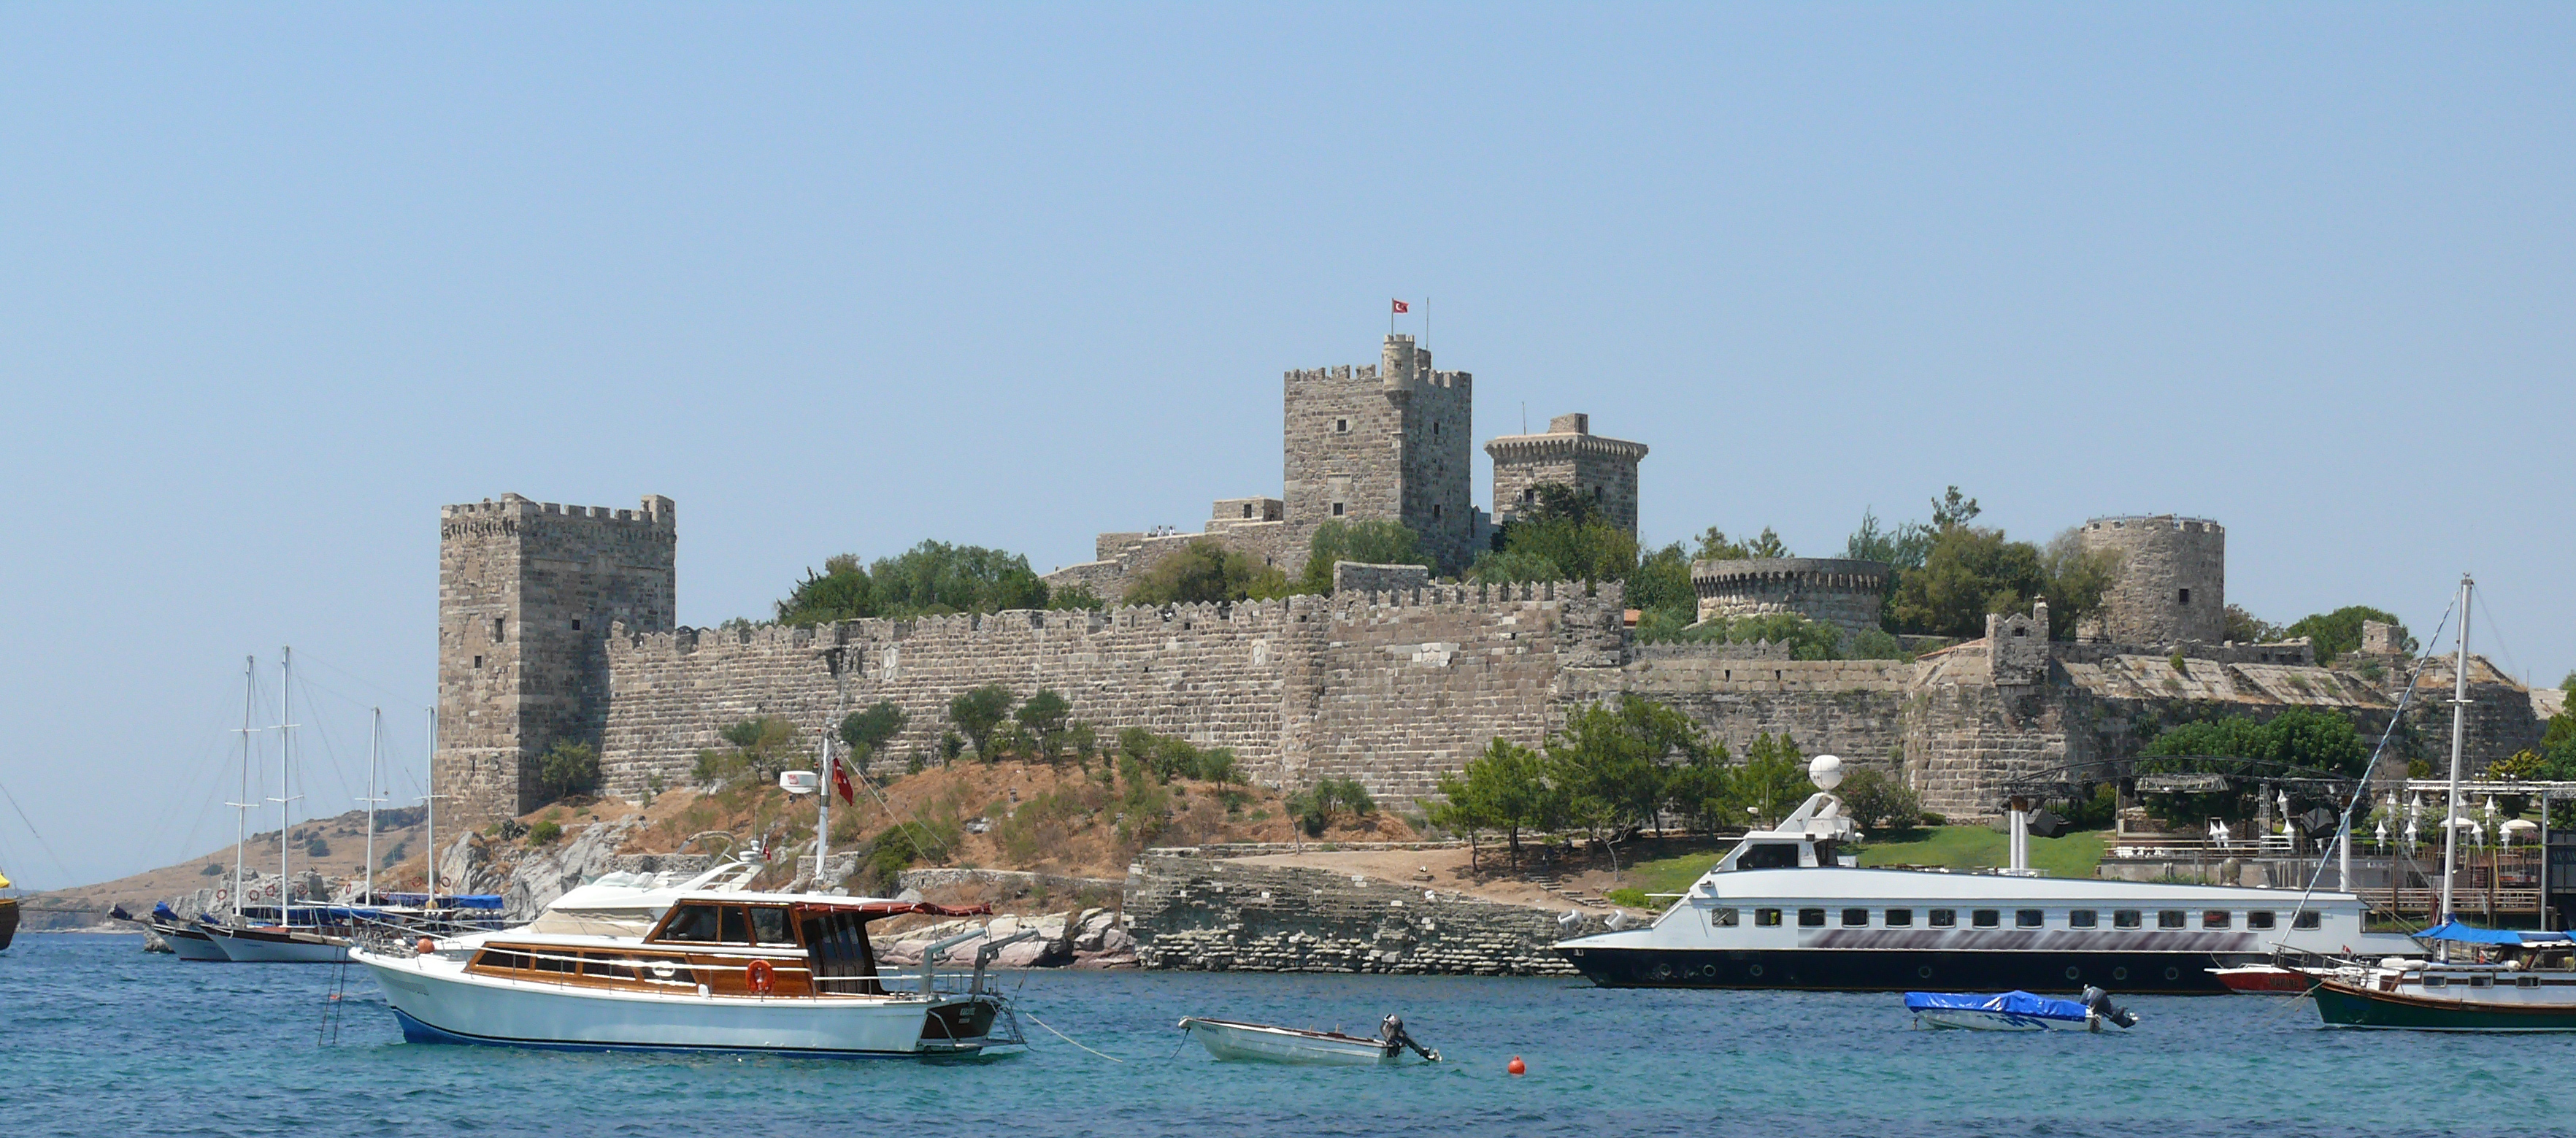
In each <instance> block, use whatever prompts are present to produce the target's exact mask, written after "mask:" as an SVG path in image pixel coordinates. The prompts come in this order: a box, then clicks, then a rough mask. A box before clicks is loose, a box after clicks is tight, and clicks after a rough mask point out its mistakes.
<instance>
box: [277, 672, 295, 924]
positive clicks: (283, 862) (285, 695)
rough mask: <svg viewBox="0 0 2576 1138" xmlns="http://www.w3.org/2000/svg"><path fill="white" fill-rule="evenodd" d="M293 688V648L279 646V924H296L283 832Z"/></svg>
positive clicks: (292, 747)
mask: <svg viewBox="0 0 2576 1138" xmlns="http://www.w3.org/2000/svg"><path fill="white" fill-rule="evenodd" d="M294 690H295V649H293V648H281V649H279V650H278V658H277V923H278V924H279V925H280V926H284V925H291V924H294V923H295V922H294V921H292V920H290V919H288V916H287V908H286V902H287V897H288V891H289V890H290V889H291V888H292V886H289V885H288V884H287V883H286V870H287V859H288V858H289V856H290V855H291V853H292V851H290V850H288V849H287V846H286V836H287V835H286V831H287V810H288V809H289V806H290V803H292V802H293V800H294V797H295V796H294V795H292V794H289V793H287V792H288V791H289V790H291V789H293V786H292V784H291V783H290V782H289V781H288V780H289V779H290V778H291V777H293V771H294V769H295V768H294V762H295V724H294V723H292V722H290V721H289V711H290V708H291V704H290V702H289V701H290V700H292V699H293V698H294V697H293V695H292V694H291V693H293V691H294Z"/></svg>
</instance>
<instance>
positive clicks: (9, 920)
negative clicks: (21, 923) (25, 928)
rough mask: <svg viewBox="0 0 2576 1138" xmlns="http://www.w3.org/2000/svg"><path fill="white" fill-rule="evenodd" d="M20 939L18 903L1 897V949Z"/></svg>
mask: <svg viewBox="0 0 2576 1138" xmlns="http://www.w3.org/2000/svg"><path fill="white" fill-rule="evenodd" d="M16 939H18V902H16V901H14V900H11V899H9V898H6V897H0V949H5V948H7V947H9V942H10V941H13V940H16Z"/></svg>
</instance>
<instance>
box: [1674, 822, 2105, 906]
mask: <svg viewBox="0 0 2576 1138" xmlns="http://www.w3.org/2000/svg"><path fill="white" fill-rule="evenodd" d="M2109 834H2110V832H2109V831H2107V830H2092V831H2087V832H2084V833H2080V834H2068V835H2067V836H2065V837H2062V838H2032V839H2031V840H2030V864H2031V868H2033V869H2036V870H2039V871H2040V872H2042V873H2045V874H2048V875H2049V876H2051V877H2091V876H2093V868H2094V867H2095V866H2097V865H2100V864H2101V863H2102V846H2103V840H2104V839H2105V838H2107V837H2109ZM2005 844H2006V839H2005V837H2004V835H2002V834H1999V833H1996V832H1995V831H1993V830H1989V829H1987V828H1985V827H1984V826H1934V827H1931V828H1928V829H1923V830H1916V831H1914V832H1913V833H1912V834H1910V835H1908V836H1907V838H1906V839H1905V840H1901V841H1897V840H1889V839H1887V838H1874V839H1871V840H1870V842H1869V843H1868V844H1866V845H1864V846H1862V847H1861V850H1860V863H1861V864H1862V865H1937V866H1941V867H1943V868H1945V869H1955V870H1978V869H1994V868H1997V867H1999V866H2002V865H2003V864H2005V863H2006V862H2007V861H2009V860H2011V859H2010V858H2009V857H2008V856H2007V854H2006V851H2005ZM1726 848H1727V849H1732V848H1734V847H1733V846H1728V847H1726ZM1724 856H1726V849H1718V850H1713V851H1711V852H1708V853H1695V854H1685V855H1683V856H1681V857H1668V858H1663V859H1661V860H1658V861H1641V862H1638V863H1637V864H1636V865H1634V866H1631V867H1629V871H1628V874H1627V879H1628V884H1629V885H1630V886H1631V887H1633V888H1637V889H1642V890H1645V891H1646V892H1648V893H1679V892H1681V891H1683V890H1685V889H1688V888H1690V884H1691V882H1693V881H1697V880H1699V875H1700V874H1703V873H1706V872H1708V869H1709V867H1710V866H1713V865H1716V864H1717V859H1719V858H1721V857H1724Z"/></svg>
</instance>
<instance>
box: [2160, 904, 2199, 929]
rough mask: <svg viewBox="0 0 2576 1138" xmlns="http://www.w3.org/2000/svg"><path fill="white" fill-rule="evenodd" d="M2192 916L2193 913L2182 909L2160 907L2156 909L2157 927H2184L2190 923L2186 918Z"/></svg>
mask: <svg viewBox="0 0 2576 1138" xmlns="http://www.w3.org/2000/svg"><path fill="white" fill-rule="evenodd" d="M2190 916H2191V914H2189V913H2186V912H2183V911H2182V910H2180V909H2158V910H2156V927H2157V928H2160V929H2178V928H2181V927H2183V926H2184V925H2185V924H2188V923H2190V922H2189V921H2187V920H2186V919H2185V918H2188V917H2190Z"/></svg>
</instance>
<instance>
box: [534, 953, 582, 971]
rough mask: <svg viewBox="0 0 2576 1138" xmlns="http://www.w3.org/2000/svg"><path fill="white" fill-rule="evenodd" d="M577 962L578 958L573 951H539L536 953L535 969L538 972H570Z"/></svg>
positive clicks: (578, 961)
mask: <svg viewBox="0 0 2576 1138" xmlns="http://www.w3.org/2000/svg"><path fill="white" fill-rule="evenodd" d="M579 963H580V959H579V957H578V956H577V955H576V954H574V953H569V952H540V953H538V954H537V971H539V972H570V971H572V970H573V969H574V968H575V967H576V966H578V965H579Z"/></svg>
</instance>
